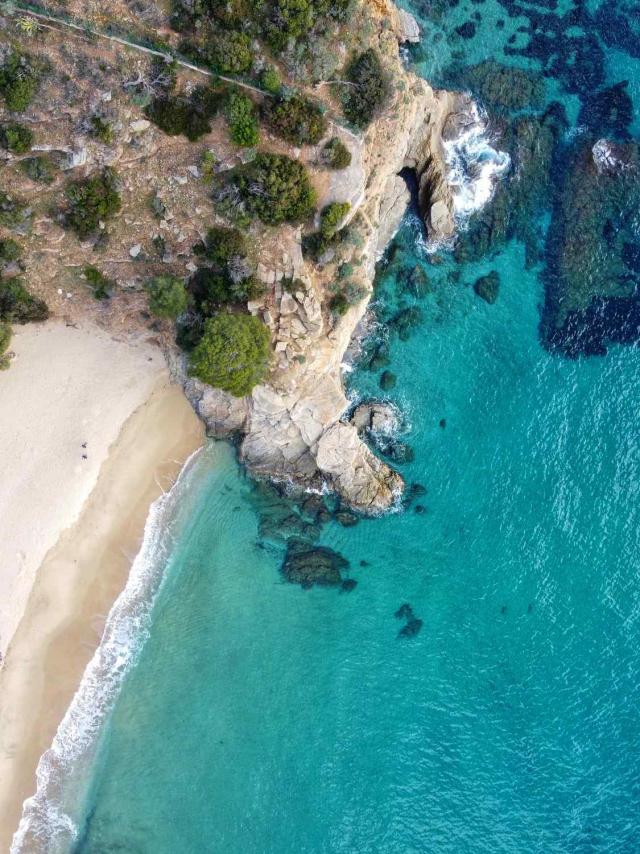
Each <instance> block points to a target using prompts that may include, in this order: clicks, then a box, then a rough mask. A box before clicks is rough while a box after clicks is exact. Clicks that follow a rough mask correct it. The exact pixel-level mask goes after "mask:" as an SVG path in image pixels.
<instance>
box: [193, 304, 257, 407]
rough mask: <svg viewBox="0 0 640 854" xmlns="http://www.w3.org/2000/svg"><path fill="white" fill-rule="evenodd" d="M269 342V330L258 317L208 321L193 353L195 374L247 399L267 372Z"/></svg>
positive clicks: (224, 317)
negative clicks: (246, 396)
mask: <svg viewBox="0 0 640 854" xmlns="http://www.w3.org/2000/svg"><path fill="white" fill-rule="evenodd" d="M269 342H270V335H269V330H268V329H267V327H266V326H265V325H264V323H262V321H261V320H259V319H258V318H257V317H252V316H251V315H246V314H241V315H235V314H218V315H216V316H215V317H211V318H209V319H208V320H207V321H206V322H205V325H204V334H203V336H202V338H201V340H200V343H199V344H198V345H197V347H196V348H195V349H194V351H193V353H192V354H191V373H192V374H193V376H195V377H198V379H200V380H202V381H203V382H205V383H208V384H209V385H212V386H215V387H216V388H221V389H223V391H227V392H229V393H230V394H233V395H235V396H236V397H244V396H245V395H247V394H250V393H251V390H252V389H253V387H254V386H256V385H257V384H258V383H259V382H261V381H262V380H263V379H264V377H265V375H266V373H267V368H268V365H269Z"/></svg>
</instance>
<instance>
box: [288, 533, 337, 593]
mask: <svg viewBox="0 0 640 854" xmlns="http://www.w3.org/2000/svg"><path fill="white" fill-rule="evenodd" d="M348 568H349V561H348V560H347V559H346V558H344V557H343V556H342V555H341V554H339V553H338V552H336V551H334V550H333V549H330V548H328V547H327V546H312V547H310V546H309V544H308V543H306V542H304V541H301V540H290V541H289V543H288V546H287V553H286V555H285V559H284V562H283V564H282V574H283V575H284V577H285V579H286V580H287V581H288V582H289V583H291V584H300V585H301V586H302V587H304V588H309V587H313V586H314V585H316V586H318V587H337V586H339V585H341V584H342V583H343V579H342V575H341V573H342V572H343V571H345V570H347V569H348Z"/></svg>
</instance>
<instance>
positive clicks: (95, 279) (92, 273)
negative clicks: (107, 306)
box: [83, 265, 116, 300]
mask: <svg viewBox="0 0 640 854" xmlns="http://www.w3.org/2000/svg"><path fill="white" fill-rule="evenodd" d="M83 273H84V277H85V279H86V280H87V285H88V286H89V288H90V289H91V293H92V294H93V296H94V297H95V298H96V299H98V300H105V299H109V297H110V296H111V294H112V293H113V291H114V289H115V286H116V283H115V282H114V281H113V279H110V278H108V276H105V274H104V273H102V272H101V271H100V270H98V268H97V267H92V266H91V265H89V266H87V267H85V268H84V270H83Z"/></svg>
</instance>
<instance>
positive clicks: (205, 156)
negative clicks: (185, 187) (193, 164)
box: [200, 151, 218, 184]
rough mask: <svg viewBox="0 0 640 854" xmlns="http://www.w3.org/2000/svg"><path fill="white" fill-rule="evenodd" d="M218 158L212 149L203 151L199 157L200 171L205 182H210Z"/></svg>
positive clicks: (213, 175) (214, 172)
mask: <svg viewBox="0 0 640 854" xmlns="http://www.w3.org/2000/svg"><path fill="white" fill-rule="evenodd" d="M217 164H218V159H217V157H216V155H215V154H214V152H213V151H204V152H203V153H202V158H201V159H200V173H201V175H202V180H203V181H204V183H205V184H211V182H212V181H213V179H214V178H215V174H216V166H217Z"/></svg>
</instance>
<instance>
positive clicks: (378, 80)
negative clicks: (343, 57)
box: [342, 48, 390, 128]
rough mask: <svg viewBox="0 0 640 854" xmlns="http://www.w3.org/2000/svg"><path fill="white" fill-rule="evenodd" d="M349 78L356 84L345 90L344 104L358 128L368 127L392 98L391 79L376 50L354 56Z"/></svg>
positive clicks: (351, 120)
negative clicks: (389, 79)
mask: <svg viewBox="0 0 640 854" xmlns="http://www.w3.org/2000/svg"><path fill="white" fill-rule="evenodd" d="M346 80H347V81H348V82H349V83H351V84H353V85H351V86H345V87H344V89H343V92H342V108H343V110H344V114H345V116H346V117H347V119H349V121H350V122H351V123H352V124H353V125H355V126H356V127H357V128H365V127H367V125H368V124H369V123H370V122H371V121H372V120H373V119H374V118H375V117H376V116H377V115H378V114H379V113H380V111H381V110H382V109H383V107H384V105H385V104H386V102H387V100H388V98H389V92H390V88H389V81H388V79H387V75H386V74H385V71H384V69H383V67H382V63H381V62H380V57H379V56H378V54H377V53H376V51H375V50H373V49H371V48H370V49H369V50H366V51H364V53H361V54H360V55H359V56H356V57H355V58H354V59H352V60H351V62H350V63H349V65H348V66H347V70H346Z"/></svg>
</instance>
